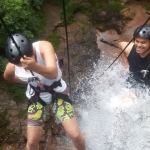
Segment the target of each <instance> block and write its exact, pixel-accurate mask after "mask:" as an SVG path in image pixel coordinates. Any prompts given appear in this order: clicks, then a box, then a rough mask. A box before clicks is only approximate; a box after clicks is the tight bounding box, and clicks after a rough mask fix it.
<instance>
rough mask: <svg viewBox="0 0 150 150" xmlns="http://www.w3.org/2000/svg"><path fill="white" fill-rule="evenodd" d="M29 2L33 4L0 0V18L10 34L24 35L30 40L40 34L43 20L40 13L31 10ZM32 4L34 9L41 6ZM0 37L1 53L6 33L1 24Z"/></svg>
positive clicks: (22, 1) (25, 0)
mask: <svg viewBox="0 0 150 150" xmlns="http://www.w3.org/2000/svg"><path fill="white" fill-rule="evenodd" d="M39 1H40V0H39ZM31 2H32V3H33V1H30V0H0V16H1V17H3V20H4V22H5V23H6V25H7V27H8V29H9V30H10V32H11V33H12V34H13V33H17V32H19V33H24V34H26V35H27V36H29V37H30V38H33V37H34V36H39V35H40V34H41V32H42V29H43V28H42V27H43V26H44V22H45V18H44V15H43V14H42V13H41V12H40V13H37V12H36V11H35V10H34V9H33V7H32V6H31ZM41 2H42V0H41ZM34 4H35V5H34V6H36V7H38V6H40V5H41V3H40V4H36V3H34ZM0 35H1V36H0V49H1V51H2V49H4V42H5V40H6V37H7V36H8V33H7V32H6V30H5V28H4V26H3V24H2V23H1V22H0Z"/></svg>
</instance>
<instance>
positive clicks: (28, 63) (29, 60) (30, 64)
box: [20, 55, 37, 70]
mask: <svg viewBox="0 0 150 150" xmlns="http://www.w3.org/2000/svg"><path fill="white" fill-rule="evenodd" d="M20 62H21V64H22V67H23V68H24V69H26V70H34V67H35V66H36V64H37V62H36V61H35V58H34V56H32V57H27V56H25V55H24V58H21V59H20Z"/></svg>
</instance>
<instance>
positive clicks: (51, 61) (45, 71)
mask: <svg viewBox="0 0 150 150" xmlns="http://www.w3.org/2000/svg"><path fill="white" fill-rule="evenodd" d="M39 49H40V53H41V56H42V58H43V59H44V62H45V65H46V66H42V65H40V64H38V63H37V62H36V61H35V57H34V58H33V57H26V56H24V59H23V58H22V59H21V60H20V61H21V63H22V66H23V67H24V68H25V69H27V70H31V71H34V72H37V73H39V74H40V75H42V76H44V77H45V78H47V79H56V78H57V75H58V69H57V64H56V56H55V52H54V49H53V46H52V44H51V43H49V42H47V41H39ZM34 56H35V54H34Z"/></svg>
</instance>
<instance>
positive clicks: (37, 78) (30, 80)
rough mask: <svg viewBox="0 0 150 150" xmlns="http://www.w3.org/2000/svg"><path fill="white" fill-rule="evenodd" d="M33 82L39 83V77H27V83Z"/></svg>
mask: <svg viewBox="0 0 150 150" xmlns="http://www.w3.org/2000/svg"><path fill="white" fill-rule="evenodd" d="M34 81H36V82H40V79H39V77H36V76H32V77H29V78H28V83H29V82H34Z"/></svg>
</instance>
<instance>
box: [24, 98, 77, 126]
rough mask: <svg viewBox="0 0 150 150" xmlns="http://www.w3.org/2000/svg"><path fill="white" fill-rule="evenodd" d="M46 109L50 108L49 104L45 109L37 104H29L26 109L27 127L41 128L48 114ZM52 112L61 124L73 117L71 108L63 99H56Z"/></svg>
mask: <svg viewBox="0 0 150 150" xmlns="http://www.w3.org/2000/svg"><path fill="white" fill-rule="evenodd" d="M48 108H50V104H47V106H46V107H44V106H43V105H42V104H40V103H39V102H36V103H33V104H31V105H30V106H29V107H28V120H27V123H28V126H43V125H44V121H45V119H46V116H47V114H48V113H49V109H48ZM52 112H53V113H54V114H55V116H56V117H57V118H58V119H59V121H61V122H62V121H66V120H69V119H71V118H73V117H75V113H74V109H73V106H72V105H71V104H70V103H69V102H67V101H65V100H63V99H58V100H57V101H55V102H54V104H53V106H52Z"/></svg>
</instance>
